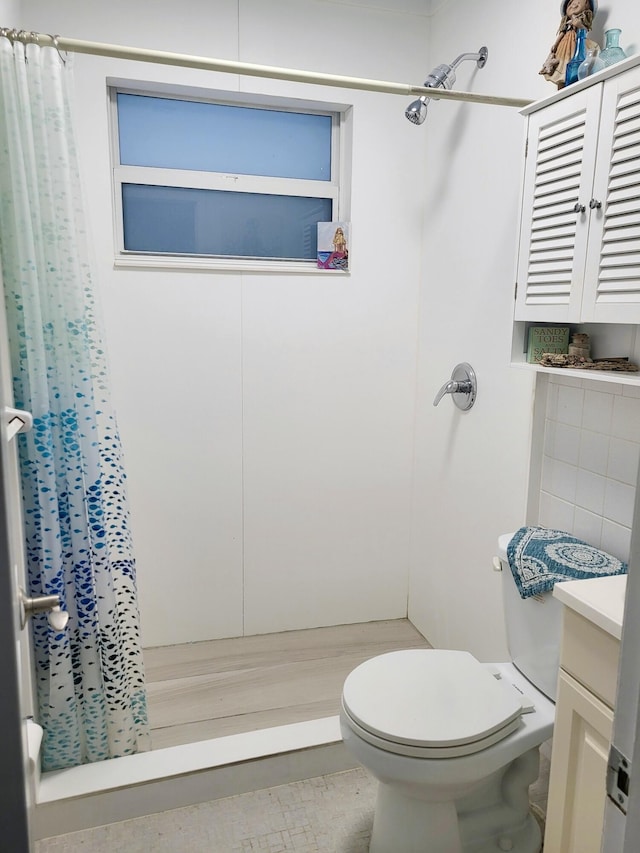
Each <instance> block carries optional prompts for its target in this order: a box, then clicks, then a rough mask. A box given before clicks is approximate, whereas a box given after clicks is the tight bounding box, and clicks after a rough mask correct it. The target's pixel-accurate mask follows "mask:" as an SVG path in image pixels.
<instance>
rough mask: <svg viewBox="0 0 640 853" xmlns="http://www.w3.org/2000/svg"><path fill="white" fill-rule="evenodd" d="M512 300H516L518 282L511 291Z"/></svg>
mask: <svg viewBox="0 0 640 853" xmlns="http://www.w3.org/2000/svg"><path fill="white" fill-rule="evenodd" d="M513 298H514V300H516V299H517V298H518V282H517V281H516V286H515V287H514V289H513Z"/></svg>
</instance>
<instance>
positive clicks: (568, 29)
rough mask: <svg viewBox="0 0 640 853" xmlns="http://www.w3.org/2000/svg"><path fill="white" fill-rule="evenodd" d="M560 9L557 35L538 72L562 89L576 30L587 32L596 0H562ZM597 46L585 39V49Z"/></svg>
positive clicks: (573, 46) (571, 55)
mask: <svg viewBox="0 0 640 853" xmlns="http://www.w3.org/2000/svg"><path fill="white" fill-rule="evenodd" d="M560 10H561V12H562V20H561V21H560V28H559V29H558V36H557V38H556V40H555V42H554V43H553V45H552V47H551V50H550V52H549V56H548V57H547V58H546V59H545V61H544V64H543V66H542V68H541V69H540V72H539V73H540V74H542V75H543V76H544V78H545V79H546V80H549V82H551V83H555V84H556V85H557V87H558V89H563V88H564V81H565V76H566V70H567V63H568V62H570V60H571V59H573V55H574V53H575V50H576V30H580V29H584V30H587V32H588V31H589V30H590V29H591V27H592V24H593V16H594V15H595V13H596V12H597V11H598V0H562V2H561V4H560ZM597 47H598V44H597V42H594V41H592V40H591V39H587V40H586V48H587V50H593V49H595V48H597Z"/></svg>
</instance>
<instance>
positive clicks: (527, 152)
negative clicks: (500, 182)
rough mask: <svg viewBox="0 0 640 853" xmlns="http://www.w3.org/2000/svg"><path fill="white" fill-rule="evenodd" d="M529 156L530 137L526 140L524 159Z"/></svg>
mask: <svg viewBox="0 0 640 853" xmlns="http://www.w3.org/2000/svg"><path fill="white" fill-rule="evenodd" d="M528 156H529V139H528V138H527V139H525V141H524V159H525V160H526V159H527V157H528Z"/></svg>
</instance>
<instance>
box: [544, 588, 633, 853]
mask: <svg viewBox="0 0 640 853" xmlns="http://www.w3.org/2000/svg"><path fill="white" fill-rule="evenodd" d="M626 583H627V578H626V576H624V575H618V576H615V577H604V578H592V579H589V580H576V581H567V582H565V583H559V584H556V586H555V587H554V592H553V595H554V597H555V598H557V599H558V600H559V601H560V602H562V604H563V605H564V613H563V630H562V647H561V652H560V673H559V677H558V696H557V702H556V722H555V728H554V734H553V751H552V756H551V776H550V779H549V805H548V808H547V825H546V832H545V838H544V850H545V853H600V845H601V836H602V826H603V821H604V809H605V802H606V775H607V760H608V755H609V746H610V743H611V736H612V730H613V712H614V706H615V698H616V689H617V679H618V658H619V652H620V637H621V634H622V618H623V613H624V599H625V593H626Z"/></svg>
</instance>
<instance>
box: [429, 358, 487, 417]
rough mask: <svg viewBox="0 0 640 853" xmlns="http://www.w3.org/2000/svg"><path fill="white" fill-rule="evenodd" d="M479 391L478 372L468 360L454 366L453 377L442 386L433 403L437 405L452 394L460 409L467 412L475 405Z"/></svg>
mask: <svg viewBox="0 0 640 853" xmlns="http://www.w3.org/2000/svg"><path fill="white" fill-rule="evenodd" d="M477 393H478V383H477V381H476V374H475V371H474V369H473V367H471V365H470V364H468V363H467V362H466V361H463V362H461V363H460V364H457V365H456V366H455V367H454V368H453V373H452V374H451V379H450V380H449V381H448V382H445V384H444V385H443V386H442V388H441V389H440V390H439V391H438V393H437V394H436V396H435V399H434V401H433V405H434V406H437V405H438V403H439V402H440V400H442V398H443V397H444V396H445V395H446V394H451V397H452V399H453V402H454V403H455V404H456V406H457V407H458V408H459V409H462V411H463V412H466V411H467V410H468V409H470V408H471V406H473V404H474V403H475V401H476V395H477Z"/></svg>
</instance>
